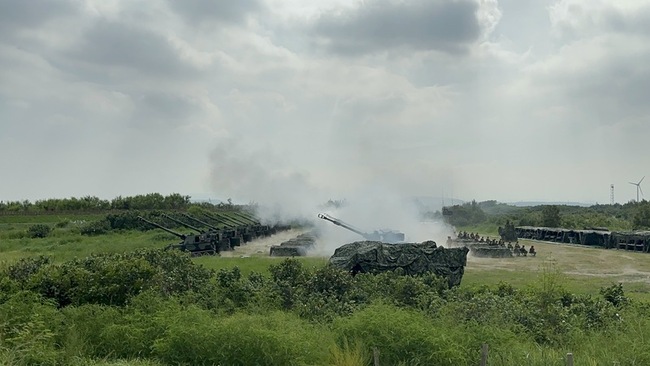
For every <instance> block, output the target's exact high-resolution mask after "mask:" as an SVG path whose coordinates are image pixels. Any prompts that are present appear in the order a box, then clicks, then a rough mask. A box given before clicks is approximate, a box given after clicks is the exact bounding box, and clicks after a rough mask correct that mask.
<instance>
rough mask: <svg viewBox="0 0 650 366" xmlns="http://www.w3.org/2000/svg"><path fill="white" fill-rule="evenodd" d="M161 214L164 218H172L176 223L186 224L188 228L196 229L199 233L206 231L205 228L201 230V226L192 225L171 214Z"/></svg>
mask: <svg viewBox="0 0 650 366" xmlns="http://www.w3.org/2000/svg"><path fill="white" fill-rule="evenodd" d="M161 216H162V217H164V218H167V219H169V220H172V221H173V222H175V223H177V224H179V225H181V226H185V227H186V228H188V229H190V230H195V231H197V232H199V233H204V232H205V230H201V229H200V228H198V227H196V226H192V225H190V224H187V223H184V222H183V221H181V220H178V219H175V218H173V217H171V216H169V215H165V214H161Z"/></svg>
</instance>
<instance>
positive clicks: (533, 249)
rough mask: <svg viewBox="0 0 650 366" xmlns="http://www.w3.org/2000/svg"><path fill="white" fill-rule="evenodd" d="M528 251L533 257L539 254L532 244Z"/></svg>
mask: <svg viewBox="0 0 650 366" xmlns="http://www.w3.org/2000/svg"><path fill="white" fill-rule="evenodd" d="M528 253H530V255H532V256H533V257H534V256H535V255H537V252H536V251H535V247H534V246H532V245H531V246H530V249H528Z"/></svg>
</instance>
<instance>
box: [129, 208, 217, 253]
mask: <svg viewBox="0 0 650 366" xmlns="http://www.w3.org/2000/svg"><path fill="white" fill-rule="evenodd" d="M138 218H139V219H140V220H142V221H144V222H146V223H148V224H150V225H152V226H155V227H157V228H159V229H162V230H164V231H166V232H168V233H170V234H172V235H175V236H177V237H178V238H180V239H181V240H182V241H181V242H180V243H177V244H170V245H168V246H167V248H166V249H179V250H182V251H184V252H189V253H191V254H192V255H214V254H217V253H219V250H220V249H219V248H220V247H219V246H218V243H217V240H216V237H215V236H214V235H208V234H205V233H199V234H197V235H195V234H190V235H185V234H181V233H178V232H176V231H174V230H172V229H169V228H166V227H164V226H162V225H160V224H156V223H155V222H153V221H149V220H147V219H145V218H143V217H141V216H138ZM172 221H173V220H172Z"/></svg>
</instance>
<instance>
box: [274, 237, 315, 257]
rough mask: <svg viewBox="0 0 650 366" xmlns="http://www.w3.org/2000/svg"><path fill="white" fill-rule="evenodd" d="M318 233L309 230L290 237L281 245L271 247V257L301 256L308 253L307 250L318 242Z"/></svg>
mask: <svg viewBox="0 0 650 366" xmlns="http://www.w3.org/2000/svg"><path fill="white" fill-rule="evenodd" d="M316 237H317V235H316V233H315V232H313V231H312V232H308V233H304V234H300V235H298V236H296V237H295V238H292V239H289V240H287V241H285V242H283V243H281V244H280V245H274V246H272V247H271V250H270V253H269V254H270V255H271V257H301V256H305V255H307V251H308V250H309V249H311V248H312V247H313V246H314V243H315V242H316Z"/></svg>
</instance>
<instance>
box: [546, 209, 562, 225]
mask: <svg viewBox="0 0 650 366" xmlns="http://www.w3.org/2000/svg"><path fill="white" fill-rule="evenodd" d="M561 222H562V218H561V217H560V208H559V207H557V206H555V205H549V206H544V208H543V209H542V226H546V227H559V226H560V223H561Z"/></svg>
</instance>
